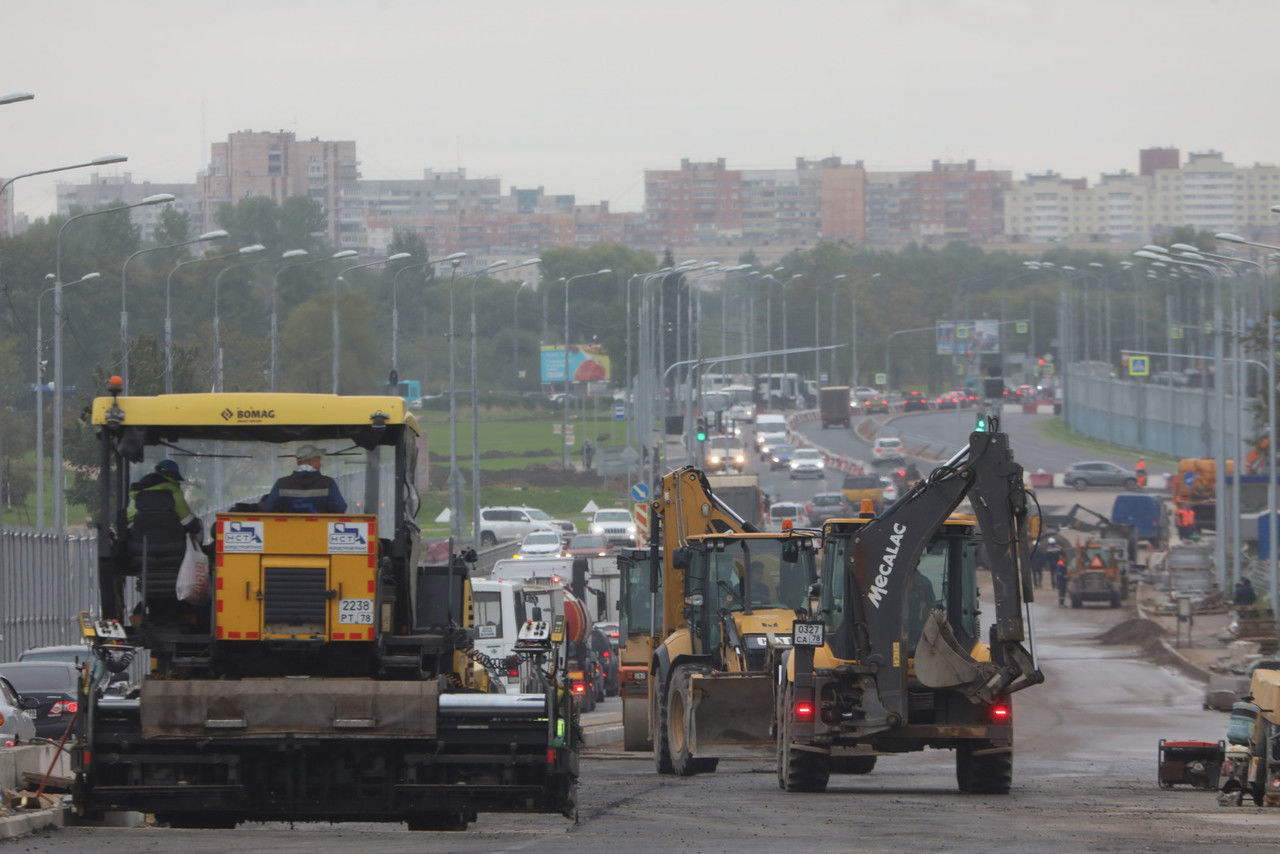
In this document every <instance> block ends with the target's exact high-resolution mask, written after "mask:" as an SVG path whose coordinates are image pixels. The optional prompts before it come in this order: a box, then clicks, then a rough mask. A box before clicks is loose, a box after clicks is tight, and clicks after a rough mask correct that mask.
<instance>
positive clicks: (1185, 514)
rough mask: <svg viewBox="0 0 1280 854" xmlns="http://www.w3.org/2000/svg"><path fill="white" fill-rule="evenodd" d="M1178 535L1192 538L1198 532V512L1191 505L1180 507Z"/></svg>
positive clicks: (1183, 537)
mask: <svg viewBox="0 0 1280 854" xmlns="http://www.w3.org/2000/svg"><path fill="white" fill-rule="evenodd" d="M1177 522H1178V536H1180V537H1182V539H1184V540H1189V539H1191V537H1192V535H1193V534H1195V532H1196V514H1195V511H1193V510H1192V509H1191V508H1190V507H1179V508H1178V512H1177Z"/></svg>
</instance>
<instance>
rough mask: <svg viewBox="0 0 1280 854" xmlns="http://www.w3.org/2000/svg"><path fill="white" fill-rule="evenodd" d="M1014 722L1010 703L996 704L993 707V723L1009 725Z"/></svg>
mask: <svg viewBox="0 0 1280 854" xmlns="http://www.w3.org/2000/svg"><path fill="white" fill-rule="evenodd" d="M1012 720H1013V709H1012V708H1010V707H1009V704H1008V703H996V704H995V705H994V706H992V707H991V722H992V723H997V724H1007V723H1010V722H1011V721H1012Z"/></svg>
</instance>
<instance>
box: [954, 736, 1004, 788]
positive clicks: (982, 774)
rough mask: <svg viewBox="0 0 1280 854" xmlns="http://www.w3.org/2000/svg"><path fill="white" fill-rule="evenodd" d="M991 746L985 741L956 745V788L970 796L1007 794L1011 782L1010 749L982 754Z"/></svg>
mask: <svg viewBox="0 0 1280 854" xmlns="http://www.w3.org/2000/svg"><path fill="white" fill-rule="evenodd" d="M993 747H994V745H992V744H990V743H987V742H978V743H968V744H962V745H960V746H959V747H958V748H956V782H957V783H958V784H959V785H960V791H962V792H965V793H966V794H971V795H1007V794H1009V787H1010V786H1012V785H1013V750H1012V748H1010V749H1009V750H1006V751H1001V752H999V753H983V752H982V751H984V750H990V749H992V748H993Z"/></svg>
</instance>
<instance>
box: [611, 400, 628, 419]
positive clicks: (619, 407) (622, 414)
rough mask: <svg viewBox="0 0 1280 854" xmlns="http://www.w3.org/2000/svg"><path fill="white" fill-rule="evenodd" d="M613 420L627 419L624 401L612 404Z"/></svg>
mask: <svg viewBox="0 0 1280 854" xmlns="http://www.w3.org/2000/svg"><path fill="white" fill-rule="evenodd" d="M613 420H614V421H626V420H627V405H626V404H625V403H615V404H614V405H613Z"/></svg>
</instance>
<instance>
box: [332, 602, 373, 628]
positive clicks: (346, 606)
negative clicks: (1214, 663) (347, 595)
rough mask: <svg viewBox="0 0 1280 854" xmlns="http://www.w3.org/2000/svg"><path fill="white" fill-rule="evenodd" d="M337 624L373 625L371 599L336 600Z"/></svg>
mask: <svg viewBox="0 0 1280 854" xmlns="http://www.w3.org/2000/svg"><path fill="white" fill-rule="evenodd" d="M338 622H339V623H356V624H359V625H366V626H371V625H373V600H372V599H340V600H338Z"/></svg>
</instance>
